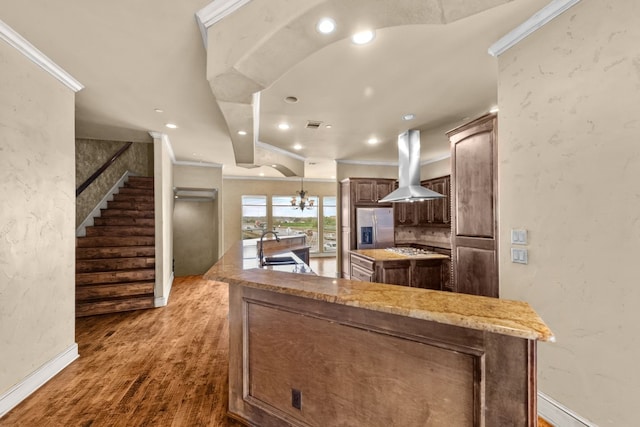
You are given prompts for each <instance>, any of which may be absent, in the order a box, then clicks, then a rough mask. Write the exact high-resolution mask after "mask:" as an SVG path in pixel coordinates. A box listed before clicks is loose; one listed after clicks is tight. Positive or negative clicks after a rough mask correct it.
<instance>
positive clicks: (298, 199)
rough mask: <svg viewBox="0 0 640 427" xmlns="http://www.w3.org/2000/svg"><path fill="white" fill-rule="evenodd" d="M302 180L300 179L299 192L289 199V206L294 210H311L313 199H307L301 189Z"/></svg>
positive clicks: (305, 193)
mask: <svg viewBox="0 0 640 427" xmlns="http://www.w3.org/2000/svg"><path fill="white" fill-rule="evenodd" d="M303 180H304V179H303V178H300V191H296V195H295V196H293V197H291V206H293V208H294V209H300V210H301V211H303V210H304V208H309V209H310V208H313V199H308V198H307V192H306V191H304V188H303Z"/></svg>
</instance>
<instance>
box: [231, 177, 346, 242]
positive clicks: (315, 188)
mask: <svg viewBox="0 0 640 427" xmlns="http://www.w3.org/2000/svg"><path fill="white" fill-rule="evenodd" d="M223 185H224V191H223V195H222V203H223V206H224V251H226V250H228V249H229V248H230V247H231V245H233V244H234V243H235V242H237V241H238V240H240V239H241V238H242V232H241V227H242V224H241V220H242V199H241V196H243V195H267V196H281V195H289V194H291V195H293V194H295V192H296V191H300V180H299V179H298V178H295V179H279V180H273V179H264V178H263V179H230V178H225V179H224V184H223ZM336 188H337V187H336V183H334V182H319V181H310V180H309V181H308V180H305V181H304V189H305V191H308V192H309V195H310V196H320V197H322V196H335V195H336Z"/></svg>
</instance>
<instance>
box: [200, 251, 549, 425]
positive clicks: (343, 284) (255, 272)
mask: <svg viewBox="0 0 640 427" xmlns="http://www.w3.org/2000/svg"><path fill="white" fill-rule="evenodd" d="M243 253H244V251H243V245H242V242H239V243H237V244H236V245H234V246H233V247H232V248H231V249H230V250H229V251H227V253H225V255H224V256H223V258H221V259H220V261H218V263H216V264H215V265H214V266H213V267H212V268H211V269H210V270H209V271H208V272H207V273H206V274H205V276H204V277H205V278H206V279H210V280H218V281H223V282H226V283H229V337H230V338H229V340H230V342H229V357H230V360H229V416H230V417H232V418H234V419H237V420H239V421H241V422H244V423H246V424H248V425H260V426H281V425H293V426H309V425H311V426H326V425H366V426H389V425H407V426H408V425H411V426H413V425H416V426H417V425H419V426H443V425H446V426H502V425H509V426H534V425H536V423H537V414H536V363H535V362H536V343H537V341H539V340H540V341H549V340H553V335H552V333H551V331H550V330H549V329H548V328H547V326H546V325H545V324H544V322H543V321H542V320H541V319H540V318H539V316H538V315H537V314H536V313H535V312H534V310H533V309H532V308H531V307H530V306H529V305H528V304H527V303H524V302H518V301H508V300H501V299H496V298H486V297H478V296H472V295H462V294H454V293H449V292H441V291H432V290H426V289H417V288H411V287H403V286H393V285H386V284H379V283H369V282H360V281H351V280H345V279H331V278H324V277H317V276H314V275H309V274H295V273H289V272H282V271H270V270H265V269H260V268H254V267H255V263H254V264H253V266H254V267H251V264H250V263H247V262H245V261H246V260H245V259H244V258H243Z"/></svg>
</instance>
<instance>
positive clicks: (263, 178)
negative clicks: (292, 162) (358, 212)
mask: <svg viewBox="0 0 640 427" xmlns="http://www.w3.org/2000/svg"><path fill="white" fill-rule="evenodd" d="M301 178H302V179H304V182H332V183H336V182H337V181H336V180H335V179H329V178H303V177H299V176H293V177H278V176H246V175H223V176H222V179H231V180H236V181H247V180H253V181H289V182H300V179H301Z"/></svg>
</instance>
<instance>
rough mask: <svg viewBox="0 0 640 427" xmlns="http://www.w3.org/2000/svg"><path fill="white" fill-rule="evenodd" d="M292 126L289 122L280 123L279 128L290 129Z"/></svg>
mask: <svg viewBox="0 0 640 427" xmlns="http://www.w3.org/2000/svg"><path fill="white" fill-rule="evenodd" d="M290 127H291V126H289V124H288V123H280V124H279V125H278V129H280V130H287V129H289V128H290Z"/></svg>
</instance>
